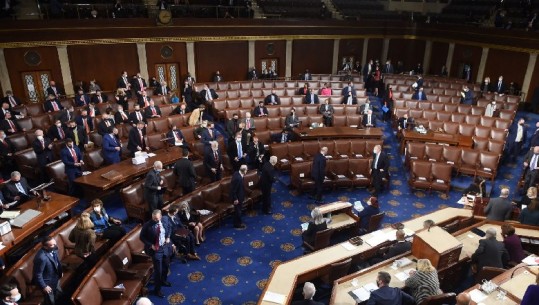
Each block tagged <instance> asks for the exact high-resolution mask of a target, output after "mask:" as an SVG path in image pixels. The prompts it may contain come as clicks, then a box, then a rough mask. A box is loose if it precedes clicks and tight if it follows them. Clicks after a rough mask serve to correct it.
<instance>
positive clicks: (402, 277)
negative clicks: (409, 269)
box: [395, 271, 410, 283]
mask: <svg viewBox="0 0 539 305" xmlns="http://www.w3.org/2000/svg"><path fill="white" fill-rule="evenodd" d="M395 277H396V278H397V279H399V281H401V282H403V283H404V281H406V280H407V279H408V278H409V277H410V274H409V273H406V272H404V271H403V272H399V273H395Z"/></svg>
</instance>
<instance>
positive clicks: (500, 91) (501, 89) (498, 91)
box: [492, 82, 506, 94]
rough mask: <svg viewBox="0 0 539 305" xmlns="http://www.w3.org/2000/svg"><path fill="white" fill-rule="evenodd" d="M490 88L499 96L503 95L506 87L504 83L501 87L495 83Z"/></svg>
mask: <svg viewBox="0 0 539 305" xmlns="http://www.w3.org/2000/svg"><path fill="white" fill-rule="evenodd" d="M492 88H494V92H496V93H499V94H504V93H505V90H506V86H505V83H504V82H502V84H501V86H500V84H499V83H498V82H496V83H494V84H492Z"/></svg>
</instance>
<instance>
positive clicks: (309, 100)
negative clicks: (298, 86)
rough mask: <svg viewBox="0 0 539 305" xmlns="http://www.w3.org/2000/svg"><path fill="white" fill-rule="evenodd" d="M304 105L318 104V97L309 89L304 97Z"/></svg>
mask: <svg viewBox="0 0 539 305" xmlns="http://www.w3.org/2000/svg"><path fill="white" fill-rule="evenodd" d="M305 104H311V105H312V104H320V100H319V99H318V95H317V94H314V92H313V89H309V91H308V92H307V94H306V95H305Z"/></svg>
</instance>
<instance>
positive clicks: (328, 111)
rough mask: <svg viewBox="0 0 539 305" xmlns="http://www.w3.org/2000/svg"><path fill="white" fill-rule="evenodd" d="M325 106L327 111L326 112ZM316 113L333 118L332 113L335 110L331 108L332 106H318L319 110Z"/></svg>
mask: <svg viewBox="0 0 539 305" xmlns="http://www.w3.org/2000/svg"><path fill="white" fill-rule="evenodd" d="M326 106H327V110H326ZM318 111H319V112H320V113H321V114H322V115H323V116H328V117H331V116H333V113H335V109H334V108H333V106H332V105H329V104H328V105H326V104H323V105H320V108H319V109H318Z"/></svg>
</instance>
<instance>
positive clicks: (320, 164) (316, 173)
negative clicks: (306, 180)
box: [311, 146, 328, 202]
mask: <svg viewBox="0 0 539 305" xmlns="http://www.w3.org/2000/svg"><path fill="white" fill-rule="evenodd" d="M327 153H328V148H327V147H325V146H324V147H322V148H321V149H320V153H318V154H316V155H315V156H314V159H313V166H312V169H311V177H312V178H313V180H314V192H315V195H314V200H316V202H320V201H322V189H323V185H324V178H325V177H326V154H327Z"/></svg>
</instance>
